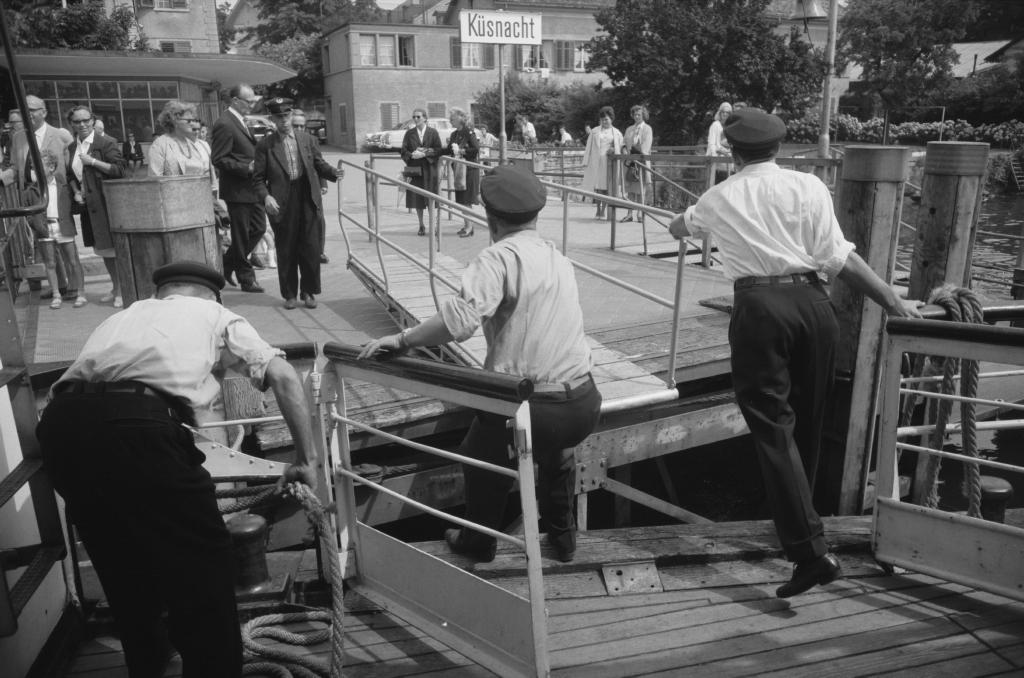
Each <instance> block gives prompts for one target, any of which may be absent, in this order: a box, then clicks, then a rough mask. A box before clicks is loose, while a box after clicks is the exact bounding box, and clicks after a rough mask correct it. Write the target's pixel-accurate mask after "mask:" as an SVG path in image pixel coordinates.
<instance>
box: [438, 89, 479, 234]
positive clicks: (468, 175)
mask: <svg viewBox="0 0 1024 678" xmlns="http://www.w3.org/2000/svg"><path fill="white" fill-rule="evenodd" d="M448 120H449V121H450V122H451V123H452V127H454V128H455V129H454V130H453V131H452V135H451V136H450V137H448V145H447V146H446V147H445V148H444V150H442V151H441V154H442V155H450V156H452V157H454V158H461V159H463V160H468V161H469V162H477V160H478V158H479V155H480V142H479V141H478V140H477V138H476V133H475V132H474V131H473V126H472V125H470V124H469V116H468V115H467V114H466V111H464V110H462V109H461V108H457V107H452V109H451V111H449V113H448ZM452 172H453V174H454V175H455V176H458V174H459V173H462V172H464V173H465V179H464V181H463V182H462V186H463V188H462V189H459V188H458V182H456V188H455V202H457V203H459V204H460V205H465V206H466V207H472V206H473V205H475V204H477V203H478V202H479V200H478V195H479V193H480V170H479V169H478V168H476V167H467V166H466V165H459V164H458V163H452ZM471 235H473V222H472V221H470V220H469V219H465V225H464V226H463V227H462V228H461V229H460V230H459V232H458V236H459V237H460V238H468V237H469V236H471Z"/></svg>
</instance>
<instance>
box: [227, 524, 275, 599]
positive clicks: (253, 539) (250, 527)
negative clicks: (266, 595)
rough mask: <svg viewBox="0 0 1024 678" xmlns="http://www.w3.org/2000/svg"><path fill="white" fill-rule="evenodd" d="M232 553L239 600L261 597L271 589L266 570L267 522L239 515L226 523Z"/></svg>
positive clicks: (268, 573)
mask: <svg viewBox="0 0 1024 678" xmlns="http://www.w3.org/2000/svg"><path fill="white" fill-rule="evenodd" d="M227 527H228V532H229V533H230V534H231V543H232V545H233V547H234V550H235V564H236V566H237V572H236V574H235V592H236V593H237V594H238V595H240V596H245V595H252V594H256V593H260V592H262V591H263V590H265V589H266V588H268V587H269V586H270V572H269V571H268V569H267V521H266V520H265V519H264V518H263V517H262V516H258V515H254V514H244V515H238V516H235V517H233V518H231V519H230V520H229V521H228V522H227Z"/></svg>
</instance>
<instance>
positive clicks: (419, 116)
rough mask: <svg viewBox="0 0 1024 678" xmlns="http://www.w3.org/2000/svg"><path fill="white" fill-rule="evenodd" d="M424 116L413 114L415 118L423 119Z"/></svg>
mask: <svg viewBox="0 0 1024 678" xmlns="http://www.w3.org/2000/svg"><path fill="white" fill-rule="evenodd" d="M422 118H423V116H422V115H414V116H412V119H413V120H421V119H422Z"/></svg>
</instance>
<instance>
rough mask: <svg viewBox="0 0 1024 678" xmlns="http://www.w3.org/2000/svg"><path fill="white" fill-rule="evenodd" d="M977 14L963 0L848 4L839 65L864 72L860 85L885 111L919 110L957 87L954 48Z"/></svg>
mask: <svg viewBox="0 0 1024 678" xmlns="http://www.w3.org/2000/svg"><path fill="white" fill-rule="evenodd" d="M977 11H978V7H977V5H976V4H975V3H972V2H963V0H904V1H903V2H892V1H891V0H849V2H848V3H847V5H846V12H845V13H844V14H843V16H842V18H841V19H840V22H839V39H838V42H837V45H836V50H837V57H838V60H839V61H840V62H842V61H850V62H853V63H855V64H857V65H859V66H860V67H861V68H863V72H862V75H861V81H862V82H863V83H864V87H865V88H866V89H867V91H868V92H870V93H871V95H872V96H873V97H874V98H875V101H876V103H877V105H878V106H879V107H880V108H883V109H885V110H886V111H889V110H892V109H898V108H905V107H909V106H914V105H919V104H920V103H922V102H924V101H925V100H927V99H928V97H931V96H935V95H936V94H940V93H942V92H945V91H946V90H947V88H948V87H949V86H950V84H951V83H952V81H953V76H952V67H953V64H954V63H956V59H957V55H956V52H955V51H954V50H953V47H952V45H953V43H954V42H956V41H958V40H960V39H961V38H962V37H963V36H964V34H965V31H966V27H967V26H968V25H969V24H970V22H971V21H973V20H974V18H975V16H976V15H977ZM877 112H878V111H877V110H876V113H877Z"/></svg>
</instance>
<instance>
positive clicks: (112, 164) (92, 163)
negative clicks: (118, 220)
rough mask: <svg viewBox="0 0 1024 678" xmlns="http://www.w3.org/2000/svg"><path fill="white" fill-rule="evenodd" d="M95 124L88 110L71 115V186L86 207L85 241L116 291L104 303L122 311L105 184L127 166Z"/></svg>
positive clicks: (117, 146) (80, 109) (77, 109)
mask: <svg viewBox="0 0 1024 678" xmlns="http://www.w3.org/2000/svg"><path fill="white" fill-rule="evenodd" d="M95 120H96V119H95V117H93V114H92V110H90V109H89V107H87V106H75V107H73V108H72V109H71V110H70V111H68V122H69V123H71V127H72V129H74V130H75V140H74V142H72V144H71V145H70V146H69V147H68V158H69V160H68V175H67V176H68V185H69V186H70V187H71V191H72V194H73V196H74V200H75V202H77V203H78V204H79V205H82V206H83V207H84V209H83V210H82V241H83V242H84V243H85V244H86V245H87V246H91V247H92V248H93V250H94V251H95V252H96V254H97V256H100V257H103V265H104V266H106V267H107V273H109V274H110V282H111V283H112V289H111V290H110V293H109V294H107V295H106V296H104V297H102V298H101V299H100V302H101V303H106V302H113V304H114V308H121V307H122V306H124V301H123V299H122V296H121V285H120V282H119V281H118V278H117V260H116V259H115V258H114V239H113V237H112V236H111V235H110V220H109V218H108V217H107V201H106V198H105V197H104V195H103V181H104V180H105V179H121V178H123V177H124V175H125V162H124V158H122V157H121V144H119V143H117V141H115V140H114V139H113V138H111V137H108V136H100V135H99V134H96V132H95V130H94V129H93V125H94V124H95Z"/></svg>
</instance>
